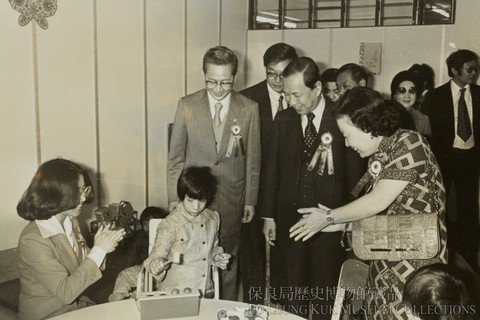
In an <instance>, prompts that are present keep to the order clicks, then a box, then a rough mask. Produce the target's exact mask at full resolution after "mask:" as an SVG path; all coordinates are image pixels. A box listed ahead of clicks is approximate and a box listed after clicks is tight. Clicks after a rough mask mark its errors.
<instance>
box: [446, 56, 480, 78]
mask: <svg viewBox="0 0 480 320" xmlns="http://www.w3.org/2000/svg"><path fill="white" fill-rule="evenodd" d="M473 60H475V61H477V60H478V56H477V55H476V54H475V52H473V51H470V50H466V49H461V50H457V51H455V52H452V53H451V54H450V55H449V56H448V58H447V61H446V62H447V68H448V76H450V77H453V76H454V74H453V73H452V70H451V69H452V68H453V69H455V70H456V71H457V72H460V69H462V67H463V64H464V63H465V62H470V61H473Z"/></svg>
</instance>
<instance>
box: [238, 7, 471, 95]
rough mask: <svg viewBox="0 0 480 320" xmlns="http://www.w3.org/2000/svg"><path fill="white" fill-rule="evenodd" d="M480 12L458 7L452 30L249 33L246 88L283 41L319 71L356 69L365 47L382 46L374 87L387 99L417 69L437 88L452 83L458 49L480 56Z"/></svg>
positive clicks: (449, 27) (408, 28)
mask: <svg viewBox="0 0 480 320" xmlns="http://www.w3.org/2000/svg"><path fill="white" fill-rule="evenodd" d="M479 10H480V2H479V1H457V8H456V22H455V24H453V25H436V26H399V27H372V28H363V27H362V28H346V29H340V28H336V29H314V30H255V31H248V47H247V48H248V52H247V56H248V73H247V74H248V78H247V84H248V85H252V84H254V83H256V82H258V81H260V80H262V79H263V78H264V77H265V76H264V69H263V65H262V61H261V57H262V55H263V53H264V52H265V49H266V48H268V47H269V46H270V45H272V44H274V43H276V42H279V41H284V42H287V43H289V44H291V45H293V46H295V47H296V48H299V49H300V52H301V55H305V56H309V57H311V58H313V59H314V60H315V61H316V62H318V64H319V66H320V68H321V70H325V69H326V68H329V67H337V68H338V67H340V66H341V65H343V64H345V63H348V62H355V63H358V62H359V47H360V43H361V42H378V43H382V65H381V72H380V74H379V75H375V76H374V79H373V83H371V84H370V85H373V88H374V89H376V90H378V91H380V92H383V93H385V94H386V95H387V96H388V95H389V94H390V93H389V92H390V81H391V79H392V78H393V76H394V75H395V74H396V73H397V72H399V71H401V70H404V69H407V68H409V67H410V66H411V65H412V64H413V63H427V64H428V65H430V66H431V67H432V68H433V69H434V70H435V73H436V83H437V84H442V83H444V82H446V81H447V80H448V79H449V78H448V75H447V71H446V70H445V69H446V68H445V67H444V65H445V58H446V57H447V56H448V55H449V54H450V53H451V52H452V51H453V50H455V47H456V48H467V49H470V50H473V51H475V52H476V53H478V54H480V37H478V34H477V33H476V32H472V30H476V29H478V27H477V24H476V22H475V21H476V20H475V12H478V11H479Z"/></svg>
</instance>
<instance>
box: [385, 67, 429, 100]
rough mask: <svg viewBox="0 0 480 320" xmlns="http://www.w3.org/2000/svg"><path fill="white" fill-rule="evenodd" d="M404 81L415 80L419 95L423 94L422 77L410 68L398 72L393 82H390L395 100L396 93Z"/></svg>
mask: <svg viewBox="0 0 480 320" xmlns="http://www.w3.org/2000/svg"><path fill="white" fill-rule="evenodd" d="M403 81H411V82H413V84H414V85H415V90H416V93H417V97H420V96H421V95H422V92H423V83H422V80H421V78H420V77H419V76H417V75H416V74H415V73H413V72H411V71H409V70H404V71H400V72H399V73H397V74H396V75H395V76H394V77H393V79H392V83H391V84H390V92H391V97H392V100H394V96H395V93H397V90H398V88H399V87H400V84H401V83H402V82H403ZM417 101H418V99H417Z"/></svg>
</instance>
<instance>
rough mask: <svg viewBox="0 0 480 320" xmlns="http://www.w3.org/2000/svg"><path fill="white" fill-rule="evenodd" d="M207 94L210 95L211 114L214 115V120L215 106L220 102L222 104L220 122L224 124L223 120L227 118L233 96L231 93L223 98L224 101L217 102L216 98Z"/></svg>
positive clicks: (213, 116)
mask: <svg viewBox="0 0 480 320" xmlns="http://www.w3.org/2000/svg"><path fill="white" fill-rule="evenodd" d="M207 93H208V103H209V104H210V113H211V115H212V120H213V118H215V104H217V103H218V102H220V103H221V104H222V109H221V110H220V121H222V122H223V119H225V116H226V115H227V113H228V107H229V106H230V98H231V94H230V93H229V94H228V95H227V96H226V97H225V98H223V100H221V101H218V100H215V98H213V97H212V95H211V94H210V92H208V91H207Z"/></svg>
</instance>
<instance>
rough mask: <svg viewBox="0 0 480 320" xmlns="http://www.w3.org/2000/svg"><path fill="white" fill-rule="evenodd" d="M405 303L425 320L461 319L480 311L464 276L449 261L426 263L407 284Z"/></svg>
mask: <svg viewBox="0 0 480 320" xmlns="http://www.w3.org/2000/svg"><path fill="white" fill-rule="evenodd" d="M403 302H404V303H405V304H406V305H407V307H408V308H410V310H411V311H412V313H413V314H414V315H416V316H418V317H420V319H422V320H447V319H448V320H460V319H469V317H468V315H473V314H475V313H476V312H477V310H476V307H475V306H474V305H473V304H471V297H470V296H469V293H468V291H467V288H466V286H465V283H464V282H463V281H462V278H461V277H460V276H459V275H458V274H457V273H456V272H455V271H454V270H453V269H451V268H450V267H448V266H447V265H445V264H440V263H438V264H433V265H428V266H424V267H422V268H420V269H418V270H416V271H414V272H413V273H412V274H411V275H410V276H409V277H408V278H407V281H406V283H405V288H404V291H403Z"/></svg>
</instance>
